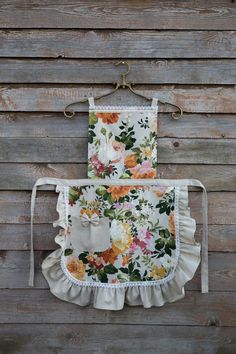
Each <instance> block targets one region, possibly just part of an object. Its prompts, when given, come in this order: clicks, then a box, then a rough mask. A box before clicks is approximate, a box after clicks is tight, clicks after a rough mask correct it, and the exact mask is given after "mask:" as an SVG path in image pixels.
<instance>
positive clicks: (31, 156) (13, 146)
mask: <svg viewBox="0 0 236 354" xmlns="http://www.w3.org/2000/svg"><path fill="white" fill-rule="evenodd" d="M29 147H30V148H29ZM87 149H88V143H87V138H79V139H77V138H0V162H16V163H22V162H26V163H28V162H29V163H32V162H33V163H35V162H44V163H51V162H53V163H63V162H67V163H69V162H70V163H72V162H74V163H75V162H76V163H85V162H87V156H88V152H87ZM235 149H236V139H177V138H159V139H158V157H159V159H158V161H159V163H176V164H179V163H183V164H225V165H227V164H229V165H234V164H236V155H235Z"/></svg>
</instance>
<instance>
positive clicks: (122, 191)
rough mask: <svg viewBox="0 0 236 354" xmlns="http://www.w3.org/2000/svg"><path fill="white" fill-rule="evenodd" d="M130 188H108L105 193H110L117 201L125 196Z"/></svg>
mask: <svg viewBox="0 0 236 354" xmlns="http://www.w3.org/2000/svg"><path fill="white" fill-rule="evenodd" d="M131 188H132V187H131V186H110V187H109V188H108V189H107V192H108V193H111V196H112V198H113V199H115V200H118V199H119V198H121V197H124V196H125V195H127V194H128V193H129V191H130V189H131Z"/></svg>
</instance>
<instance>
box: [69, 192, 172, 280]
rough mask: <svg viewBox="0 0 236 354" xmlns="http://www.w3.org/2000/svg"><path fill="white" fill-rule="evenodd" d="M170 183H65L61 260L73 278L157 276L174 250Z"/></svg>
mask: <svg viewBox="0 0 236 354" xmlns="http://www.w3.org/2000/svg"><path fill="white" fill-rule="evenodd" d="M175 194H176V188H174V187H168V188H167V187H160V186H158V187H157V186H154V185H152V186H150V185H149V186H126V185H125V186H117V185H116V186H114V185H113V186H112V185H99V186H94V185H89V186H81V187H70V188H69V189H68V200H67V203H68V225H69V226H68V230H67V236H66V246H65V249H64V250H63V256H62V257H63V261H64V265H65V267H66V268H67V270H68V271H69V273H70V275H71V276H72V277H73V278H74V279H76V280H79V281H88V282H102V283H124V282H134V281H135V282H136V281H142V282H144V281H156V280H161V279H164V278H166V277H168V275H170V274H171V273H173V272H174V269H175V266H176V263H177V255H178V247H177V246H178V242H177V241H178V235H177V226H176V220H175V219H176V218H175V213H176V212H177V211H176V210H175V209H176V208H177V207H176V206H175V204H176V202H175V200H176V196H175Z"/></svg>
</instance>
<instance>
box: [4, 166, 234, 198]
mask: <svg viewBox="0 0 236 354" xmlns="http://www.w3.org/2000/svg"><path fill="white" fill-rule="evenodd" d="M157 172H158V177H159V178H197V179H199V180H200V181H202V182H203V184H204V185H205V187H206V188H207V190H208V191H209V192H212V191H218V192H219V191H234V192H235V191H236V168H235V165H198V164H196V165H192V164H187V165H186V164H185V165H184V164H178V165H177V164H159V165H158V169H157ZM45 176H50V177H57V178H69V179H80V178H87V164H86V163H64V164H63V163H60V164H55V163H50V164H47V163H34V164H33V163H30V164H29V163H7V162H5V163H2V164H0V190H31V189H32V187H33V185H34V183H35V181H36V180H37V179H38V178H40V177H45ZM48 189H49V190H53V189H54V187H53V186H49V185H45V186H42V187H40V190H48Z"/></svg>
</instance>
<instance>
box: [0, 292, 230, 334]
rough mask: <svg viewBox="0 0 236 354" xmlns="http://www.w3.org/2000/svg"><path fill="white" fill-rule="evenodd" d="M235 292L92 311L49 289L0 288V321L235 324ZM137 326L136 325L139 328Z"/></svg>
mask: <svg viewBox="0 0 236 354" xmlns="http://www.w3.org/2000/svg"><path fill="white" fill-rule="evenodd" d="M235 309H236V293H235V292H210V293H208V294H201V293H200V292H199V291H188V292H187V293H186V297H185V298H184V299H182V300H180V301H177V302H176V303H172V304H166V305H165V306H164V307H162V308H158V307H153V308H149V309H143V308H142V307H140V306H137V307H136V306H135V307H132V306H125V308H124V309H123V310H120V311H106V310H103V311H101V310H95V309H93V308H92V307H91V306H88V307H82V308H81V307H80V306H77V305H74V304H71V303H66V302H63V301H61V300H59V299H57V298H56V297H55V296H53V295H52V294H50V293H49V290H38V289H37V290H36V289H27V290H23V289H19V290H8V289H3V290H1V292H0V314H1V316H0V323H4V324H5V323H97V324H98V323H106V324H108V323H112V324H118V323H120V324H132V325H134V323H135V325H138V324H140V325H142V326H141V327H142V328H143V327H144V325H147V324H152V325H154V324H156V325H157V324H158V325H171V326H173V325H178V326H179V325H180V324H183V325H187V326H206V325H214V326H215V325H216V326H224V327H228V326H230V327H231V326H234V327H235V326H236V316H235ZM141 327H140V328H141Z"/></svg>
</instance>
